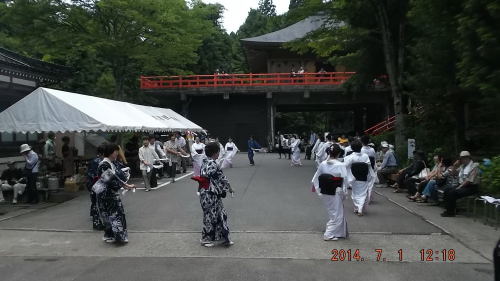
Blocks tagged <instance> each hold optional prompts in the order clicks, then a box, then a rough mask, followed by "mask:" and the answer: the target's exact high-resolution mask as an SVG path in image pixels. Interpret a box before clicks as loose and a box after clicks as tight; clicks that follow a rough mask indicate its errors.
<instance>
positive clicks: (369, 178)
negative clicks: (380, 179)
mask: <svg viewBox="0 0 500 281" xmlns="http://www.w3.org/2000/svg"><path fill="white" fill-rule="evenodd" d="M361 147H362V144H361V142H360V141H358V140H355V141H353V142H352V143H351V148H352V150H353V153H351V154H350V155H349V156H347V157H346V158H344V164H345V165H346V169H347V174H348V180H349V185H350V186H351V187H352V193H351V198H352V202H353V203H354V213H355V214H357V215H358V216H362V215H363V212H364V211H365V208H366V205H367V203H368V193H369V186H370V185H373V181H374V179H375V172H374V171H373V169H372V166H371V164H370V158H369V157H368V155H366V154H364V153H361Z"/></svg>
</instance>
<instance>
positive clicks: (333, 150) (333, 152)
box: [328, 143, 344, 158]
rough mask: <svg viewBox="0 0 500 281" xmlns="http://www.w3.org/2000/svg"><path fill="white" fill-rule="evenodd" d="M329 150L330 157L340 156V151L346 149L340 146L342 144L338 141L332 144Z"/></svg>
mask: <svg viewBox="0 0 500 281" xmlns="http://www.w3.org/2000/svg"><path fill="white" fill-rule="evenodd" d="M328 150H329V152H328V154H330V157H335V158H337V157H339V155H340V153H343V152H344V150H343V149H342V148H340V146H339V145H338V144H336V143H334V144H332V145H331V146H330V147H329V148H328Z"/></svg>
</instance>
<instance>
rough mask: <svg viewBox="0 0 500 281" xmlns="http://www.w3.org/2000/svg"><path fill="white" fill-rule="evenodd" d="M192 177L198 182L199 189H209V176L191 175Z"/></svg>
mask: <svg viewBox="0 0 500 281" xmlns="http://www.w3.org/2000/svg"><path fill="white" fill-rule="evenodd" d="M191 179H192V180H194V181H197V182H198V189H201V188H203V189H208V188H209V187H210V180H209V179H208V178H207V177H202V176H196V177H191Z"/></svg>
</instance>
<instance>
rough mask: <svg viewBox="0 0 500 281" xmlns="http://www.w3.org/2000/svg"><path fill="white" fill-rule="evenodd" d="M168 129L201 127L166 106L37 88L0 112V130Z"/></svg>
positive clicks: (90, 130)
mask: <svg viewBox="0 0 500 281" xmlns="http://www.w3.org/2000/svg"><path fill="white" fill-rule="evenodd" d="M98 131H103V132H153V131H158V132H171V131H194V132H199V131H203V129H202V128H201V127H200V126H198V125H196V124H195V123H193V122H191V121H189V120H188V119H186V118H184V117H183V116H181V115H180V114H178V113H176V112H175V111H173V110H171V109H167V108H159V107H151V106H144V105H137V104H132V103H127V102H121V101H115V100H110V99H104V98H98V97H93V96H86V95H81V94H75V93H71V92H65V91H59V90H54V89H48V88H42V87H40V88H38V89H36V90H35V91H33V92H32V93H31V94H29V95H27V96H26V97H24V98H23V99H22V100H20V101H18V102H17V103H15V104H14V105H12V106H11V107H9V108H7V109H6V110H4V111H3V112H1V113H0V132H22V133H27V132H30V133H34V132H38V133H41V132H98Z"/></svg>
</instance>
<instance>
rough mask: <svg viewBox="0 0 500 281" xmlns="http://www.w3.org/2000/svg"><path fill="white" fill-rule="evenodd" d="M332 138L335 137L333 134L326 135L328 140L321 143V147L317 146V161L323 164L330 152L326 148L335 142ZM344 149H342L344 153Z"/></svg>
mask: <svg viewBox="0 0 500 281" xmlns="http://www.w3.org/2000/svg"><path fill="white" fill-rule="evenodd" d="M332 139H333V136H332V135H331V134H328V135H327V136H326V142H325V143H323V144H320V145H319V147H318V148H317V152H316V163H317V164H318V166H319V164H321V163H322V162H323V161H325V160H326V159H328V156H329V155H328V153H327V152H326V149H327V148H329V147H330V146H331V145H332V144H333V142H332ZM343 152H344V151H343V150H342V153H343Z"/></svg>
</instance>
